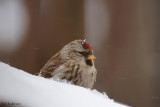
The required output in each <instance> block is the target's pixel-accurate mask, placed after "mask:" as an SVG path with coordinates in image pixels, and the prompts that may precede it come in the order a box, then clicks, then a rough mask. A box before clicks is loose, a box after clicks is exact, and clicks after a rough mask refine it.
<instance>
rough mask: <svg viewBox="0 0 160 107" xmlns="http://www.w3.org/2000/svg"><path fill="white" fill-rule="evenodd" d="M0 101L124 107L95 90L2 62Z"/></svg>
mask: <svg viewBox="0 0 160 107" xmlns="http://www.w3.org/2000/svg"><path fill="white" fill-rule="evenodd" d="M0 101H1V103H2V102H3V103H7V102H13V103H21V104H22V105H24V106H27V107H127V106H126V105H122V104H119V103H117V102H115V101H113V100H111V99H109V98H108V97H107V95H106V94H102V93H100V92H98V91H96V90H90V89H86V88H83V87H79V86H75V85H72V84H70V83H66V82H63V83H62V82H58V81H54V80H52V79H45V78H43V77H39V76H35V75H31V74H29V73H27V72H24V71H23V70H19V69H17V68H14V67H11V66H9V65H8V64H4V63H2V62H0Z"/></svg>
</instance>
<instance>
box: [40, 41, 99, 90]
mask: <svg viewBox="0 0 160 107" xmlns="http://www.w3.org/2000/svg"><path fill="white" fill-rule="evenodd" d="M94 59H95V56H94V55H93V50H92V48H91V46H90V44H89V43H87V42H86V40H74V41H72V42H70V43H69V44H67V45H65V46H64V47H63V48H62V49H61V50H60V51H59V52H58V53H56V54H55V55H54V56H52V57H51V58H50V59H49V60H48V62H47V63H46V64H45V65H44V67H43V68H42V69H41V70H40V72H39V76H42V77H45V78H53V79H62V80H63V79H66V80H67V81H70V82H71V83H72V84H75V85H79V86H82V87H85V88H92V87H93V85H94V82H95V81H96V75H97V70H96V68H95V66H94Z"/></svg>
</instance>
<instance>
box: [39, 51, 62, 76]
mask: <svg viewBox="0 0 160 107" xmlns="http://www.w3.org/2000/svg"><path fill="white" fill-rule="evenodd" d="M61 63H62V62H61V59H60V57H59V53H57V54H55V55H54V56H52V57H51V58H50V59H49V60H48V61H47V63H46V64H45V65H44V67H43V68H42V69H41V70H40V73H39V76H42V77H45V78H51V77H52V76H53V71H54V70H55V69H56V68H57V67H58V66H59V65H60V64H61Z"/></svg>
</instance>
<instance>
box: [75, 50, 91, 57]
mask: <svg viewBox="0 0 160 107" xmlns="http://www.w3.org/2000/svg"><path fill="white" fill-rule="evenodd" d="M78 53H79V54H81V55H83V56H88V55H90V54H92V52H91V51H87V52H78Z"/></svg>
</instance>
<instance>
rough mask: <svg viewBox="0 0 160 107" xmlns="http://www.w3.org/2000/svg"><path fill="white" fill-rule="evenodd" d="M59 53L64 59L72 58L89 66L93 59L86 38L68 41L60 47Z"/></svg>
mask: <svg viewBox="0 0 160 107" xmlns="http://www.w3.org/2000/svg"><path fill="white" fill-rule="evenodd" d="M60 55H61V57H62V58H63V59H64V60H70V59H73V60H76V61H79V62H84V63H86V64H87V65H90V66H92V65H93V60H94V59H95V56H94V55H93V50H92V48H91V46H90V44H89V43H87V42H86V40H74V41H72V42H70V43H69V44H67V45H65V46H64V47H63V48H62V50H61V51H60Z"/></svg>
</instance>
